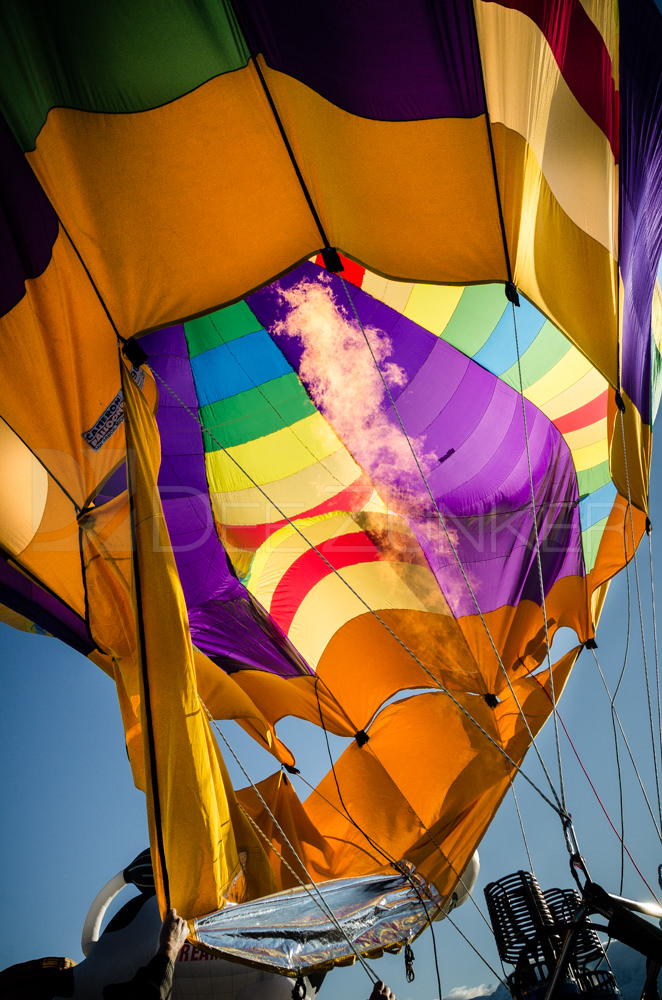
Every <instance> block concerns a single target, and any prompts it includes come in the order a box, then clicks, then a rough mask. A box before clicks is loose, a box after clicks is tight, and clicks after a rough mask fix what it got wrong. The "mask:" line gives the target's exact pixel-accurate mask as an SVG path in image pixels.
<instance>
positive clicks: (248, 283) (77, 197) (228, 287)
mask: <svg viewBox="0 0 662 1000" xmlns="http://www.w3.org/2000/svg"><path fill="white" fill-rule="evenodd" d="M28 159H29V161H30V165H31V166H32V168H33V170H34V171H35V173H36V175H37V177H38V178H39V180H40V182H41V184H42V186H43V187H44V190H45V191H46V194H47V195H48V197H49V198H50V200H51V202H52V204H53V206H54V207H55V209H56V211H57V213H58V215H59V216H60V218H61V219H62V220H63V222H64V224H65V225H66V227H67V230H68V232H69V233H70V235H71V238H72V240H73V242H74V243H75V244H76V246H77V247H78V249H79V251H80V253H81V255H82V256H83V258H84V260H85V262H86V264H87V266H88V268H89V270H90V273H91V276H92V279H93V281H94V282H95V283H96V285H97V287H98V288H99V290H100V293H101V295H102V297H103V299H104V301H105V303H106V305H107V307H108V309H109V310H110V312H111V315H112V316H113V318H114V320H115V322H116V324H117V326H118V328H119V330H120V333H122V334H123V335H124V336H131V335H132V334H134V333H136V332H139V331H143V330H145V329H149V328H158V327H161V326H167V325H168V324H169V323H172V322H174V321H176V320H181V319H184V318H187V317H190V316H192V315H195V314H198V313H202V312H204V311H208V310H211V309H213V308H215V307H217V306H219V305H221V304H225V303H226V302H228V301H231V300H232V299H235V298H238V297H240V296H242V295H244V294H246V291H247V290H248V289H250V288H252V287H255V286H257V285H259V284H261V283H263V282H264V281H266V280H267V279H268V278H270V277H272V276H273V275H275V274H278V273H279V272H281V271H284V270H285V269H287V268H289V267H291V266H292V265H293V264H294V263H296V262H297V261H298V260H301V259H303V258H305V257H306V256H308V255H310V254H311V253H313V252H315V251H316V250H318V249H319V247H320V246H321V242H322V239H321V237H320V235H319V233H318V231H317V228H316V226H315V224H314V223H313V221H312V218H311V215H310V212H309V209H308V207H307V205H306V202H305V198H304V195H303V193H302V191H301V188H300V185H299V182H298V181H297V179H296V175H295V173H294V169H293V167H292V165H291V163H290V160H289V157H288V155H287V152H286V150H285V148H284V146H283V143H282V140H281V137H280V133H279V132H278V128H277V126H276V124H275V122H274V121H273V116H272V114H271V111H270V109H269V106H268V103H267V101H266V98H265V96H264V92H263V90H262V87H261V85H260V83H259V81H258V80H257V78H256V74H255V69H254V67H253V66H252V65H249V66H248V67H247V68H246V69H242V70H239V71H237V72H235V73H228V74H224V75H222V76H220V77H217V78H215V79H213V80H211V81H210V82H208V83H206V84H204V85H203V86H201V87H199V88H197V89H196V90H194V91H193V92H192V93H190V94H186V95H185V96H184V97H182V98H180V99H179V100H177V101H173V102H172V103H170V104H166V105H164V106H163V107H160V108H156V109H154V110H152V111H146V112H139V113H134V114H124V115H102V114H90V113H88V112H83V111H76V110H73V109H67V108H56V109H53V110H52V111H51V112H50V114H49V116H48V119H47V121H46V124H45V125H44V127H43V128H42V130H41V133H40V135H39V138H38V141H37V147H36V150H35V151H34V152H33V153H31V154H29V156H28ZM51 174H52V175H53V176H54V177H55V178H56V179H57V177H62V176H67V177H69V178H70V183H69V184H68V185H67V186H66V188H63V186H62V185H57V184H55V183H53V184H51Z"/></svg>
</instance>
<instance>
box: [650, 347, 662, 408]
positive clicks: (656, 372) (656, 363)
mask: <svg viewBox="0 0 662 1000" xmlns="http://www.w3.org/2000/svg"><path fill="white" fill-rule="evenodd" d="M651 353H652V355H653V356H652V359H651V362H652V363H651V383H652V390H653V391H652V404H653V405H652V408H651V426H652V422H653V421H654V420H655V417H656V416H657V410H658V407H659V405H660V396H661V395H662V357H661V356H660V352H659V351H658V349H657V344H656V343H655V341H654V340H651Z"/></svg>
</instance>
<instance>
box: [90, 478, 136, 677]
mask: <svg viewBox="0 0 662 1000" xmlns="http://www.w3.org/2000/svg"><path fill="white" fill-rule="evenodd" d="M79 524H80V529H81V550H82V557H83V565H84V568H85V588H86V591H87V599H88V605H89V612H88V622H89V628H90V634H91V636H92V638H93V640H94V642H95V644H96V645H97V647H98V648H99V650H100V651H101V652H103V653H106V654H108V655H109V656H111V657H117V658H127V659H128V658H131V657H132V656H133V654H134V653H135V650H136V646H137V642H138V639H137V636H136V623H135V618H134V614H133V609H132V606H131V548H132V545H131V522H130V507H129V500H128V496H127V493H126V492H124V493H121V494H120V495H119V496H118V497H115V498H114V499H112V500H109V501H108V502H107V503H105V504H103V506H101V507H97V508H92V510H90V511H89V512H88V513H86V514H85V515H83V516H82V517H81V518H80V521H79ZM135 683H136V682H134V683H133V684H131V685H130V687H131V689H132V690H133V688H134V687H135Z"/></svg>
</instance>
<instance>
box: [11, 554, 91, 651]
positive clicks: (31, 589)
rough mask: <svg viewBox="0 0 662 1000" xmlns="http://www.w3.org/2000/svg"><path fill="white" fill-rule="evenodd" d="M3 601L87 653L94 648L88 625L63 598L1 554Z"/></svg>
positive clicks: (58, 637) (73, 647) (73, 646)
mask: <svg viewBox="0 0 662 1000" xmlns="http://www.w3.org/2000/svg"><path fill="white" fill-rule="evenodd" d="M0 603H1V604H4V605H5V606H6V607H8V608H11V610H12V611H15V612H16V613H17V614H20V615H24V616H25V617H26V618H27V619H29V621H31V622H34V624H35V625H37V626H38V627H39V628H41V629H43V630H44V631H45V632H50V634H51V635H54V636H55V637H56V638H57V639H61V640H62V642H66V643H67V645H69V646H71V647H72V649H76V650H78V652H79V653H82V654H83V655H84V656H87V655H88V654H89V653H91V652H92V650H93V649H94V643H93V642H92V641H91V639H90V636H89V634H88V631H87V626H86V624H85V622H84V621H83V619H82V618H80V617H79V615H77V614H75V612H73V611H72V610H71V608H70V607H68V606H67V605H66V604H64V603H63V602H62V601H60V600H59V599H58V598H57V597H54V596H53V595H52V594H49V593H48V592H47V591H46V590H42V588H41V587H39V586H38V585H37V584H36V583H33V582H32V581H31V580H29V579H28V578H27V577H26V576H25V574H23V573H20V572H19V571H18V570H17V569H14V567H13V566H10V565H9V564H8V563H7V562H6V560H5V558H4V557H0Z"/></svg>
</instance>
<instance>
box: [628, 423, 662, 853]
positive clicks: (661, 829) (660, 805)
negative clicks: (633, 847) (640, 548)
mask: <svg viewBox="0 0 662 1000" xmlns="http://www.w3.org/2000/svg"><path fill="white" fill-rule="evenodd" d="M623 405H624V404H623ZM618 412H619V416H620V423H621V438H622V443H623V462H624V466H625V482H626V485H627V491H628V497H627V500H628V513H629V523H630V534H631V541H632V561H633V563H634V579H635V586H636V592H637V605H638V608H639V624H640V628H641V650H642V655H643V662H644V677H645V681H646V700H647V703H648V721H649V725H650V736H651V748H652V754H653V770H654V772H655V788H656V793H657V811H658V833H659V836H660V838H661V839H662V799H661V798H660V779H659V770H658V766H657V750H656V742H655V726H654V723H653V707H652V703H651V691H650V678H649V674H648V656H647V653H646V630H645V628H644V613H643V607H642V601H641V589H640V585H639V568H638V566H637V547H636V542H635V536H634V519H633V516H632V496H631V492H630V475H629V470H628V457H627V446H626V440H625V418H624V416H623V412H624V410H623V409H621V407H620V406H619V408H618Z"/></svg>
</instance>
